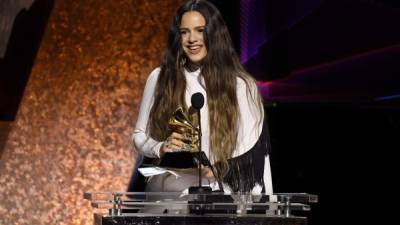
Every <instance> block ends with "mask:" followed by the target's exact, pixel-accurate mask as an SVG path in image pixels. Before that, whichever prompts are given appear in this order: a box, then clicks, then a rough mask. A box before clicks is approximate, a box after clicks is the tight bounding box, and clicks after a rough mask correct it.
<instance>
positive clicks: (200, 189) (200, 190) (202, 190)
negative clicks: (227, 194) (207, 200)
mask: <svg viewBox="0 0 400 225" xmlns="http://www.w3.org/2000/svg"><path fill="white" fill-rule="evenodd" d="M196 111H197V116H198V120H199V132H198V138H199V153H198V154H199V159H198V160H199V163H198V169H199V186H197V187H196V186H192V187H189V194H207V193H211V192H212V189H211V187H208V186H203V185H202V176H201V169H202V165H201V164H202V162H201V161H202V160H201V154H202V151H201V136H202V132H201V117H200V109H196ZM213 173H214V171H213Z"/></svg>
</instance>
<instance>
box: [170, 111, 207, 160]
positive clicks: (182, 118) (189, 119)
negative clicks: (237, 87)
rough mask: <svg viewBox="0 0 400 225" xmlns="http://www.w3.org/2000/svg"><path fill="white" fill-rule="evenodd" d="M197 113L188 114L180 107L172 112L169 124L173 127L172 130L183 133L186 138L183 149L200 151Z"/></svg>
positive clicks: (185, 150)
mask: <svg viewBox="0 0 400 225" xmlns="http://www.w3.org/2000/svg"><path fill="white" fill-rule="evenodd" d="M195 115H196V114H189V115H186V114H185V113H184V111H183V109H182V107H179V108H178V109H177V110H175V112H174V113H173V114H172V116H171V117H170V119H169V121H168V126H169V128H171V130H172V132H176V133H179V134H182V135H183V136H184V139H183V140H182V141H183V142H184V145H183V146H182V148H181V151H184V152H198V151H199V137H198V132H199V129H198V128H197V125H196V124H197V123H198V122H197V121H196V119H197V118H195Z"/></svg>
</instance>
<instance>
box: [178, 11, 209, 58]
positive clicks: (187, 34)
mask: <svg viewBox="0 0 400 225" xmlns="http://www.w3.org/2000/svg"><path fill="white" fill-rule="evenodd" d="M205 26H206V20H205V19H204V17H203V15H201V14H200V13H199V12H197V11H189V12H186V13H184V14H183V16H182V20H181V26H180V33H181V38H182V48H183V51H184V52H185V54H186V56H187V57H188V59H189V60H190V61H191V62H192V63H194V64H197V65H199V64H201V62H202V60H203V59H204V57H206V56H207V48H206V46H205V44H204V37H203V32H204V28H205Z"/></svg>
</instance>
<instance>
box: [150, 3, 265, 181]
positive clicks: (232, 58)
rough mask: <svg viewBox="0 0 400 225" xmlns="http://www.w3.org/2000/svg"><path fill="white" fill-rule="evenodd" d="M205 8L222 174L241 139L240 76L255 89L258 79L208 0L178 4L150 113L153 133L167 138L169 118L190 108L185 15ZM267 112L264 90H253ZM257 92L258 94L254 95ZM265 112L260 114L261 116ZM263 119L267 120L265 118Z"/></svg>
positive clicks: (213, 126) (214, 144)
mask: <svg viewBox="0 0 400 225" xmlns="http://www.w3.org/2000/svg"><path fill="white" fill-rule="evenodd" d="M189 11H196V12H199V13H200V14H201V15H202V16H203V17H204V18H205V20H206V26H205V29H204V32H203V35H204V44H205V46H206V48H207V56H206V57H205V58H204V59H203V62H202V66H201V76H203V78H204V81H205V89H206V93H207V104H208V111H209V128H210V137H209V138H210V151H211V152H212V154H211V155H212V157H213V159H214V162H219V163H218V165H219V166H217V169H218V171H219V176H221V177H222V176H224V175H225V174H226V172H227V171H228V168H229V167H228V161H227V160H228V159H229V158H230V157H231V156H232V153H233V151H234V150H235V148H236V144H237V134H238V122H239V106H238V101H237V96H236V88H237V78H241V79H242V80H243V81H244V82H245V83H246V85H247V87H248V88H247V90H251V89H252V88H253V89H254V87H252V88H250V87H249V86H250V85H254V86H255V82H254V80H253V79H252V78H251V76H250V75H249V74H248V73H247V72H246V71H245V70H244V69H243V67H242V65H241V64H240V61H239V58H238V56H237V54H236V52H235V49H234V48H233V45H232V40H231V37H230V35H229V31H228V28H227V26H226V24H225V22H224V20H223V18H222V16H221V14H220V12H219V11H218V9H217V8H216V7H215V6H214V5H213V4H211V3H209V2H207V1H205V0H189V1H187V2H186V3H184V4H183V5H182V6H181V7H179V8H178V10H177V12H176V14H175V17H174V19H173V22H172V25H171V27H170V30H169V33H168V42H167V50H166V52H165V53H164V56H163V58H162V61H161V71H160V75H159V77H158V81H157V86H156V89H155V94H154V103H153V106H152V109H151V112H150V119H149V128H150V135H151V136H152V137H153V138H155V139H157V140H159V141H163V140H165V139H166V138H167V137H168V136H169V135H170V134H171V131H170V129H169V128H168V124H167V121H168V119H169V117H170V116H171V115H172V113H173V111H174V110H175V109H176V108H177V107H178V106H182V107H184V108H185V109H186V108H187V106H186V105H185V100H184V97H185V89H186V79H185V76H184V66H185V62H186V63H187V61H188V59H187V58H186V56H185V54H184V51H183V49H182V46H181V36H180V30H179V28H180V24H181V19H182V16H183V14H185V13H186V12H189ZM249 94H251V95H252V97H253V98H252V99H253V100H254V101H256V104H257V106H259V109H260V111H261V114H262V107H261V102H260V97H259V95H258V92H255V93H254V92H250V91H249ZM254 95H255V96H254ZM261 114H260V115H261ZM260 120H261V119H260Z"/></svg>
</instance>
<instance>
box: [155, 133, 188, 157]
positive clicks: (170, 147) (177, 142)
mask: <svg viewBox="0 0 400 225" xmlns="http://www.w3.org/2000/svg"><path fill="white" fill-rule="evenodd" d="M183 139H184V136H183V135H182V134H179V133H176V132H173V133H172V134H171V135H170V136H169V137H168V138H167V140H165V141H164V143H163V144H162V145H161V149H160V153H161V155H164V154H165V153H167V152H178V151H180V150H181V149H182V147H183V144H184V142H183Z"/></svg>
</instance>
